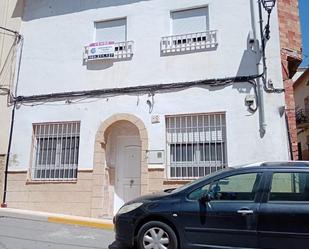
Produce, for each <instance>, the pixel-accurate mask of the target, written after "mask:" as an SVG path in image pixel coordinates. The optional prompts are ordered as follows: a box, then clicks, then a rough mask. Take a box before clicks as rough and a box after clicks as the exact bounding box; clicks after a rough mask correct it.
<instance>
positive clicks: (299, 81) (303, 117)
mask: <svg viewBox="0 0 309 249" xmlns="http://www.w3.org/2000/svg"><path fill="white" fill-rule="evenodd" d="M295 76H296V78H295V83H294V97H295V104H296V122H297V137H298V153H299V159H300V160H309V68H300V69H299V71H298V73H297V75H295Z"/></svg>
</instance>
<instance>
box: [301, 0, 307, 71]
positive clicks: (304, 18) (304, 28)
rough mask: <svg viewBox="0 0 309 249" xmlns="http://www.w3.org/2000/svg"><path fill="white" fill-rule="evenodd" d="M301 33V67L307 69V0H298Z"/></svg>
mask: <svg viewBox="0 0 309 249" xmlns="http://www.w3.org/2000/svg"><path fill="white" fill-rule="evenodd" d="M299 14H300V22H301V32H302V36H303V62H302V64H301V66H302V67H309V0H299Z"/></svg>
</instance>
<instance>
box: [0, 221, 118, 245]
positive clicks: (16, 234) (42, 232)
mask: <svg viewBox="0 0 309 249" xmlns="http://www.w3.org/2000/svg"><path fill="white" fill-rule="evenodd" d="M86 248H88V249H91V248H94V249H107V248H109V249H123V248H121V247H120V246H119V245H117V243H115V242H114V232H113V231H109V230H103V229H95V228H87V227H79V226H71V225H63V224H55V223H49V222H46V221H35V220H30V219H24V218H10V217H1V216H0V249H86Z"/></svg>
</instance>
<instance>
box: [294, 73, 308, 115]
mask: <svg viewBox="0 0 309 249" xmlns="http://www.w3.org/2000/svg"><path fill="white" fill-rule="evenodd" d="M299 80H301V82H299V83H298V84H297V86H296V87H294V96H295V106H296V109H297V108H305V101H304V100H305V98H306V97H308V96H309V85H307V83H308V82H309V73H307V75H306V76H305V77H303V78H300V79H299Z"/></svg>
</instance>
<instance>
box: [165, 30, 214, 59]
mask: <svg viewBox="0 0 309 249" xmlns="http://www.w3.org/2000/svg"><path fill="white" fill-rule="evenodd" d="M217 46H218V42H217V30H212V31H205V32H198V33H191V34H185V35H173V36H165V37H162V39H161V53H162V54H163V55H168V54H177V53H190V52H197V51H203V50H214V49H216V48H217Z"/></svg>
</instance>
